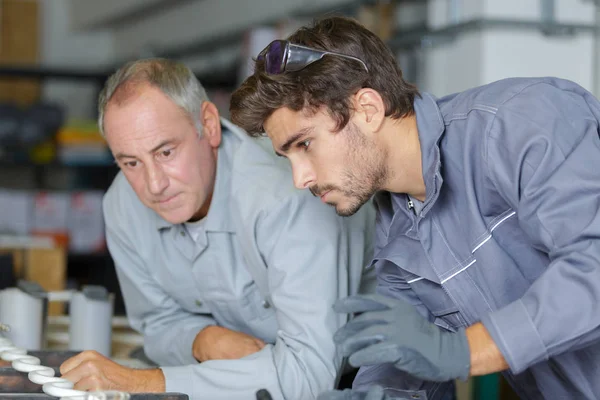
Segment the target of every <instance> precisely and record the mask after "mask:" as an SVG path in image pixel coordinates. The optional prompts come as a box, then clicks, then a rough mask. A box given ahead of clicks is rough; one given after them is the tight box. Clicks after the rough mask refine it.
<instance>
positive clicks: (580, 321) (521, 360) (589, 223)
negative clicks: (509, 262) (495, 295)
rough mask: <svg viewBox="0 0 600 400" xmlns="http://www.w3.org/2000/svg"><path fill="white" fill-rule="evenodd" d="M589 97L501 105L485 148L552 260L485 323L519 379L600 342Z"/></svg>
mask: <svg viewBox="0 0 600 400" xmlns="http://www.w3.org/2000/svg"><path fill="white" fill-rule="evenodd" d="M586 97H587V98H588V100H587V101H586V100H585V97H584V96H582V95H580V94H577V93H574V92H573V91H564V90H559V89H557V88H556V87H554V86H551V85H547V84H538V85H536V86H534V87H530V88H528V89H526V90H525V91H523V92H522V93H520V94H519V95H517V96H515V97H514V98H513V99H512V100H510V101H509V102H507V103H506V104H505V105H504V106H502V107H501V109H500V110H499V111H498V113H497V115H496V118H495V120H494V122H493V125H492V126H491V129H490V132H489V135H488V143H487V146H485V147H486V150H487V153H488V154H487V168H488V173H489V177H490V180H491V182H492V183H493V185H494V187H495V188H496V190H497V192H498V193H500V196H502V197H503V198H504V200H505V201H506V202H507V203H508V204H510V205H511V207H513V209H514V210H515V211H516V213H517V217H518V221H519V225H520V227H521V228H522V229H523V230H524V231H525V233H526V234H527V236H528V237H529V239H530V240H531V243H532V245H533V246H534V248H535V249H537V250H539V251H540V252H543V253H546V254H547V255H548V258H549V265H548V267H547V269H546V270H545V271H544V272H543V273H542V275H541V276H539V277H538V278H537V279H536V280H535V281H534V282H533V283H532V284H531V286H530V287H529V289H528V290H527V291H526V292H525V294H524V295H523V296H522V297H521V298H520V299H518V300H516V301H514V302H512V303H510V304H508V305H507V306H505V307H504V308H502V309H500V310H497V311H495V312H492V313H490V314H488V315H486V316H485V317H484V318H483V320H482V322H483V324H484V326H485V327H486V328H487V330H488V331H489V332H490V334H491V336H492V338H493V339H494V342H495V343H496V345H497V346H498V347H499V349H500V351H501V352H502V354H503V355H504V357H505V359H506V361H507V362H508V364H509V366H510V369H511V371H512V372H513V373H515V374H518V373H520V372H522V371H523V370H525V369H526V368H528V367H529V366H531V365H533V364H535V363H538V362H540V361H543V360H547V359H548V358H550V357H553V356H555V355H558V354H561V353H564V352H566V351H569V350H575V349H579V348H582V347H585V346H588V345H590V344H592V343H594V342H597V341H598V339H599V338H600V328H599V326H600V301H599V300H598V299H600V240H599V239H600V212H599V207H600V140H599V137H598V120H597V115H598V113H595V112H594V110H596V111H597V110H598V107H599V105H598V102H597V101H596V100H595V99H590V98H591V96H586ZM514 256H515V257H516V258H517V259H518V256H519V255H518V254H515V255H514ZM522 268H524V269H526V268H527V266H526V265H524V266H522Z"/></svg>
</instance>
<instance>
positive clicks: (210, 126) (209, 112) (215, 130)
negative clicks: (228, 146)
mask: <svg viewBox="0 0 600 400" xmlns="http://www.w3.org/2000/svg"><path fill="white" fill-rule="evenodd" d="M200 123H201V124H202V136H204V137H205V138H206V139H207V140H208V143H210V145H211V147H213V148H217V147H219V144H221V119H220V118H219V110H217V106H215V105H214V103H211V102H210V101H205V102H204V103H202V106H201V107H200Z"/></svg>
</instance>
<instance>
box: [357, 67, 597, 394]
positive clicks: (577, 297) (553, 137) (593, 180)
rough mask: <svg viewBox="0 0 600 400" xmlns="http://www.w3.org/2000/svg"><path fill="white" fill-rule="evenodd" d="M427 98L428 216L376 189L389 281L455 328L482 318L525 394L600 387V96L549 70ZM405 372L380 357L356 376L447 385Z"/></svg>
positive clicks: (416, 390)
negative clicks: (537, 76)
mask: <svg viewBox="0 0 600 400" xmlns="http://www.w3.org/2000/svg"><path fill="white" fill-rule="evenodd" d="M415 108H416V117H417V124H418V130H419V139H420V142H421V143H420V144H421V152H422V166H423V176H424V180H425V185H426V199H425V202H424V204H423V208H422V209H421V211H420V212H419V214H418V215H416V213H415V212H414V209H413V208H411V207H410V204H409V201H408V200H409V199H408V198H407V196H406V195H404V194H390V193H388V192H382V193H379V194H378V195H377V197H376V204H377V207H378V213H377V219H378V224H377V232H376V236H377V239H376V245H375V248H376V250H375V251H376V254H375V260H374V262H375V263H376V268H377V273H378V290H379V291H381V292H382V293H386V294H388V295H390V296H395V297H399V298H403V299H406V300H408V301H409V302H411V303H413V304H414V305H415V306H416V307H418V309H419V310H420V311H421V313H422V314H423V315H425V316H426V317H428V318H429V319H430V320H431V321H433V322H434V323H435V324H437V325H439V326H440V327H442V328H445V329H448V330H455V329H456V328H457V327H461V326H469V325H472V324H474V323H476V322H478V321H481V322H483V324H484V326H485V327H486V328H487V330H488V331H489V332H490V334H491V336H492V338H493V340H494V342H495V343H496V344H497V346H498V347H499V349H500V351H501V352H502V354H503V355H504V358H505V359H506V361H507V362H508V365H509V366H510V370H509V371H506V373H505V374H504V375H505V377H506V378H507V380H508V382H509V383H510V384H511V385H512V386H513V388H514V389H515V391H516V392H517V393H518V394H519V395H520V397H521V398H524V399H541V398H546V399H598V398H600V342H599V339H600V212H599V208H600V140H599V137H598V123H599V120H600V103H599V102H598V101H597V100H596V99H595V98H594V97H593V96H592V95H591V94H590V93H589V92H587V91H585V90H584V89H583V88H581V87H580V86H578V85H576V84H574V83H573V82H569V81H565V80H560V79H554V78H542V79H507V80H502V81H499V82H495V83H492V84H489V85H486V86H482V87H478V88H474V89H471V90H468V91H466V92H463V93H459V94H455V95H451V96H448V97H444V98H441V99H435V98H433V97H432V96H430V95H428V94H423V96H422V98H421V99H418V100H417V101H416V104H415ZM405 378H407V379H403V374H401V373H399V372H398V371H397V370H395V369H394V368H393V367H391V366H389V365H380V366H373V367H368V368H364V369H363V370H362V371H361V372H360V373H359V376H358V378H357V380H356V382H355V385H356V386H357V387H361V386H365V385H367V384H369V383H373V382H381V383H382V384H384V385H385V386H387V387H388V388H390V392H391V393H392V392H395V393H397V394H398V393H400V394H402V393H404V394H405V395H406V397H407V398H410V397H408V394H410V393H413V394H414V395H415V396H419V397H420V398H421V399H425V398H426V397H427V396H428V397H429V398H430V399H434V398H435V399H437V398H439V397H440V396H442V395H443V394H444V393H445V389H444V386H445V385H446V384H444V383H442V384H440V383H424V382H420V381H418V380H416V379H412V378H410V377H406V376H405ZM394 387H395V388H396V389H397V390H392V389H393V388H394ZM402 389H404V390H405V392H403V391H402ZM406 389H408V390H406ZM415 398H416V397H415Z"/></svg>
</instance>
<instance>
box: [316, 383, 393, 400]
mask: <svg viewBox="0 0 600 400" xmlns="http://www.w3.org/2000/svg"><path fill="white" fill-rule="evenodd" d="M317 400H401V398H400V397H391V396H389V395H387V394H385V393H384V392H383V388H382V387H381V386H372V387H371V388H369V391H368V392H359V391H358V390H350V389H345V390H331V391H329V392H324V393H321V394H320V395H319V396H318V397H317Z"/></svg>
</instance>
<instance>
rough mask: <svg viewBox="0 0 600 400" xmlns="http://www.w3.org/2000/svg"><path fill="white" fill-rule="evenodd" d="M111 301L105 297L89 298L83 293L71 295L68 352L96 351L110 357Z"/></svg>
mask: <svg viewBox="0 0 600 400" xmlns="http://www.w3.org/2000/svg"><path fill="white" fill-rule="evenodd" d="M112 313H113V300H112V296H111V295H106V297H96V298H94V297H90V296H86V294H85V293H84V292H77V293H74V294H73V297H72V298H71V305H70V312H69V314H70V317H71V324H70V325H69V349H70V350H96V351H97V352H98V353H100V354H102V355H103V356H106V357H110V353H111V351H110V350H111V344H112V341H111V334H112V324H111V320H112Z"/></svg>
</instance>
